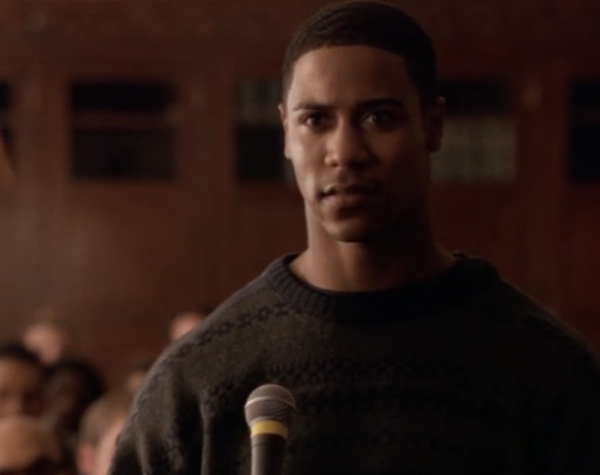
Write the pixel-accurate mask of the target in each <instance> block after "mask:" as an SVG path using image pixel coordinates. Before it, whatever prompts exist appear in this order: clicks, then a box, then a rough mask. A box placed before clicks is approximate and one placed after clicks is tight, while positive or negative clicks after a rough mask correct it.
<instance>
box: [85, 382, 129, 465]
mask: <svg viewBox="0 0 600 475" xmlns="http://www.w3.org/2000/svg"><path fill="white" fill-rule="evenodd" d="M132 401H133V395H132V393H131V392H129V391H127V390H125V389H118V390H113V391H111V392H109V393H107V394H105V395H104V396H102V397H101V398H100V399H98V400H97V401H96V402H95V403H94V404H92V405H91V406H90V407H89V408H88V410H87V411H86V412H85V414H84V416H83V420H82V422H81V428H80V432H79V443H78V446H77V469H78V472H79V474H80V475H106V474H107V473H108V467H109V465H110V462H111V460H112V456H113V453H114V451H115V444H116V440H117V437H118V435H119V433H120V432H121V429H122V428H123V424H124V423H125V420H126V418H127V414H128V412H129V408H130V406H131V403H132Z"/></svg>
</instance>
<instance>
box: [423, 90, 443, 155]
mask: <svg viewBox="0 0 600 475" xmlns="http://www.w3.org/2000/svg"><path fill="white" fill-rule="evenodd" d="M445 114H446V99H445V98H444V97H442V96H438V97H437V98H436V99H435V100H434V101H433V102H432V103H431V104H430V105H428V106H426V107H425V122H426V124H425V127H426V134H427V137H426V139H427V150H429V151H430V152H437V151H438V150H439V149H440V147H441V146H442V138H443V136H444V116H445Z"/></svg>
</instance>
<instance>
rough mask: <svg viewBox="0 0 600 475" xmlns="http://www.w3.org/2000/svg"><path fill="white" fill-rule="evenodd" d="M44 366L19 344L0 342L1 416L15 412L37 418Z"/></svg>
mask: <svg viewBox="0 0 600 475" xmlns="http://www.w3.org/2000/svg"><path fill="white" fill-rule="evenodd" d="M42 382H43V366H42V364H41V363H40V361H39V359H38V358H37V356H36V355H35V354H34V353H32V352H30V351H29V350H27V349H26V348H25V347H24V346H22V345H21V344H20V343H7V344H4V345H0V419H2V418H4V417H7V416H11V415H18V414H25V415H28V416H33V417H38V416H39V415H40V414H41V413H42V410H43V403H42Z"/></svg>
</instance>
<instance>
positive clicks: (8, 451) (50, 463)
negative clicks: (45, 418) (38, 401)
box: [0, 415, 73, 475]
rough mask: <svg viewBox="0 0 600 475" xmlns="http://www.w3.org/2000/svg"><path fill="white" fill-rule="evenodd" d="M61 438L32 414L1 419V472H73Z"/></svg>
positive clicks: (65, 474) (42, 474) (60, 474)
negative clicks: (30, 415)
mask: <svg viewBox="0 0 600 475" xmlns="http://www.w3.org/2000/svg"><path fill="white" fill-rule="evenodd" d="M72 473H73V471H72V470H70V467H69V464H68V463H67V462H66V458H65V452H64V451H63V450H62V447H61V445H60V441H59V440H58V437H57V436H56V435H55V434H53V433H52V432H51V431H50V430H49V429H48V428H47V427H46V426H44V424H43V423H42V422H41V421H39V420H37V419H34V418H32V417H29V416H23V415H18V416H9V417H5V418H4V419H2V420H0V474H3V475H20V474H24V475H25V474H27V475H69V474H72Z"/></svg>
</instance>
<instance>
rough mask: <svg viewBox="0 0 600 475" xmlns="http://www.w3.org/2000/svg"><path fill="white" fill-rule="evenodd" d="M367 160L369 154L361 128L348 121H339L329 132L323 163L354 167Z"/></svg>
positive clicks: (362, 164)
mask: <svg viewBox="0 0 600 475" xmlns="http://www.w3.org/2000/svg"><path fill="white" fill-rule="evenodd" d="M369 160H370V154H369V150H368V147H367V143H366V140H365V137H364V133H363V131H362V130H361V128H360V127H359V126H357V125H354V124H352V123H351V122H349V121H341V122H339V123H338V124H337V126H336V127H335V128H334V129H333V130H332V131H331V132H330V136H329V138H328V141H327V155H326V156H325V164H326V165H328V166H330V167H348V168H356V167H361V166H364V165H366V164H367V163H368V162H369Z"/></svg>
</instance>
